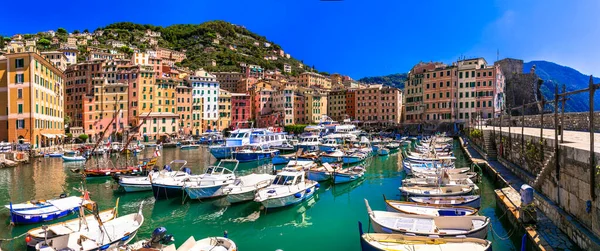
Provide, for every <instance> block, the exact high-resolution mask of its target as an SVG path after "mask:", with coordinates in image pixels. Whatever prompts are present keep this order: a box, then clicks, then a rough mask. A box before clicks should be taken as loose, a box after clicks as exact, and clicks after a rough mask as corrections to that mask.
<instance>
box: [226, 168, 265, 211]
mask: <svg viewBox="0 0 600 251" xmlns="http://www.w3.org/2000/svg"><path fill="white" fill-rule="evenodd" d="M274 179H275V175H270V174H255V173H253V174H249V175H245V176H241V177H238V178H237V179H235V181H234V182H233V184H230V185H228V186H226V187H225V188H224V189H223V193H224V194H225V195H227V201H228V202H229V203H232V204H233V203H238V202H242V201H249V200H253V199H254V196H255V195H256V191H258V190H259V189H262V188H265V187H267V186H269V185H270V184H271V182H273V180H274Z"/></svg>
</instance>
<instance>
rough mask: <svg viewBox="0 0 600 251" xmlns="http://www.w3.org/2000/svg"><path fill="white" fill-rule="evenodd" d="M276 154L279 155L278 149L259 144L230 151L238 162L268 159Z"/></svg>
mask: <svg viewBox="0 0 600 251" xmlns="http://www.w3.org/2000/svg"><path fill="white" fill-rule="evenodd" d="M277 155H279V150H274V149H264V148H262V147H260V146H247V147H243V148H242V149H239V150H235V151H234V152H233V153H232V156H233V158H234V159H236V160H238V161H239V162H250V161H255V160H262V159H270V158H273V157H275V156H277Z"/></svg>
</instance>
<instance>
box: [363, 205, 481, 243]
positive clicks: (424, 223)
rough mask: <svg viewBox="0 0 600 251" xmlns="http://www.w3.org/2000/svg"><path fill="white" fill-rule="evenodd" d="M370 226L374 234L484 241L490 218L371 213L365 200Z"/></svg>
mask: <svg viewBox="0 0 600 251" xmlns="http://www.w3.org/2000/svg"><path fill="white" fill-rule="evenodd" d="M365 204H366V206H367V211H368V213H369V218H370V220H371V225H372V226H373V230H374V231H375V232H376V233H388V234H392V233H393V234H414V235H420V236H431V235H436V236H439V237H442V238H445V237H458V236H466V237H472V238H479V239H485V238H486V237H487V231H488V230H487V229H488V228H487V227H488V225H489V224H490V218H488V217H486V216H460V217H455V216H426V215H414V214H403V213H394V212H386V211H373V210H371V207H370V206H369V202H368V201H367V200H366V199H365Z"/></svg>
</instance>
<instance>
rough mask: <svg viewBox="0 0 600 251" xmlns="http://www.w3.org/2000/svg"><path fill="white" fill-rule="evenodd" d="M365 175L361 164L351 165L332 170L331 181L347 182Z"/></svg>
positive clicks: (336, 182)
mask: <svg viewBox="0 0 600 251" xmlns="http://www.w3.org/2000/svg"><path fill="white" fill-rule="evenodd" d="M364 175H365V168H364V167H362V166H353V167H348V168H344V169H341V170H336V171H335V172H333V174H332V177H333V183H334V184H341V183H348V182H352V181H355V180H358V179H360V178H362V177H363V176H364Z"/></svg>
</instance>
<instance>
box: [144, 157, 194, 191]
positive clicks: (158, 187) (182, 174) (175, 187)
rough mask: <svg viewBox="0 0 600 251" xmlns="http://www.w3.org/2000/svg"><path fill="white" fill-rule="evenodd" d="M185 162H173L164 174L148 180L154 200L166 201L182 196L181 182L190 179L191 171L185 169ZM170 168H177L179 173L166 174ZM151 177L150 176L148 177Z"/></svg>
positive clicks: (166, 167)
mask: <svg viewBox="0 0 600 251" xmlns="http://www.w3.org/2000/svg"><path fill="white" fill-rule="evenodd" d="M186 164H187V161H186V160H178V159H177V160H173V161H171V162H170V163H169V164H168V165H167V166H165V168H164V169H163V170H167V172H166V173H163V175H160V176H159V177H157V178H156V179H152V178H151V179H150V180H149V181H150V186H151V188H152V193H153V194H154V198H156V199H168V198H174V197H179V198H181V196H182V195H183V189H182V186H183V181H184V180H188V179H190V177H191V176H192V171H191V169H189V168H188V167H186ZM172 166H178V169H179V171H177V172H168V171H169V170H172ZM149 177H152V176H149Z"/></svg>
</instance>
